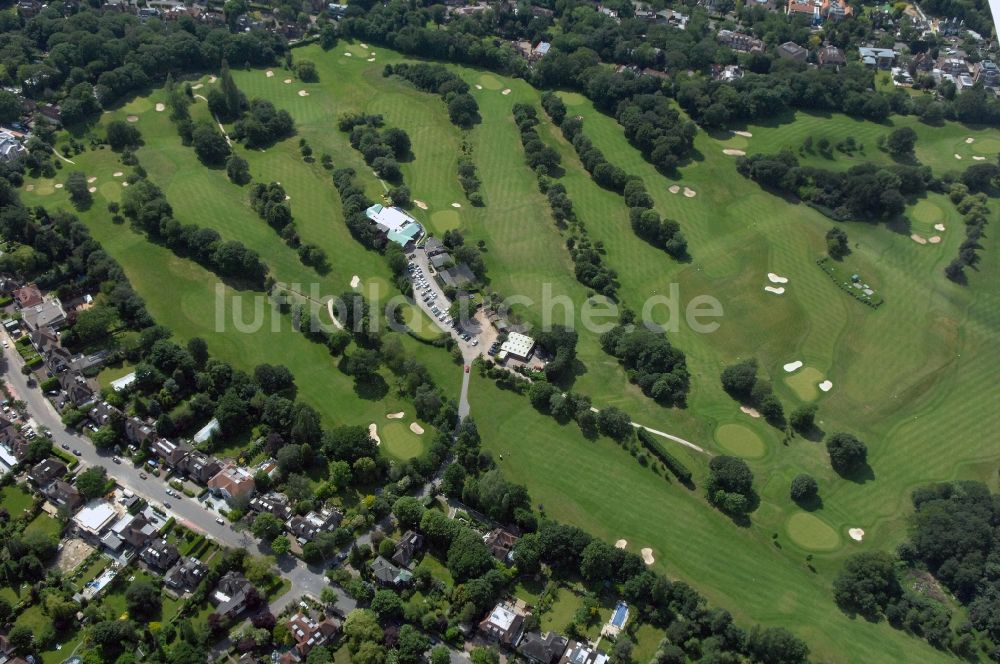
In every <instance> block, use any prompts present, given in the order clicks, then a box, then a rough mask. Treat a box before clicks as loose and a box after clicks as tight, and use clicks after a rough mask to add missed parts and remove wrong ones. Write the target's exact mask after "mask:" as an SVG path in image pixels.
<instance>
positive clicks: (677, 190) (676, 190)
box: [667, 184, 681, 194]
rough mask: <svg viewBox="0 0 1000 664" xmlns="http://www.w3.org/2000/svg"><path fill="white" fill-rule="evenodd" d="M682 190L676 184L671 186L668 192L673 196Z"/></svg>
mask: <svg viewBox="0 0 1000 664" xmlns="http://www.w3.org/2000/svg"><path fill="white" fill-rule="evenodd" d="M680 190H681V188H680V187H678V186H677V185H676V184H673V185H670V189H667V191H669V192H670V193H671V194H676V193H677V192H679V191H680Z"/></svg>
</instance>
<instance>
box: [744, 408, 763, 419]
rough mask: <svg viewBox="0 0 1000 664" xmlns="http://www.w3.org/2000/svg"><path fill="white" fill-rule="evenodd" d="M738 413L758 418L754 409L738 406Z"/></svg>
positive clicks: (758, 415)
mask: <svg viewBox="0 0 1000 664" xmlns="http://www.w3.org/2000/svg"><path fill="white" fill-rule="evenodd" d="M740 412H741V413H743V414H745V415H749V416H750V417H754V418H757V417H760V413H758V412H757V409H756V408H751V407H750V406H740Z"/></svg>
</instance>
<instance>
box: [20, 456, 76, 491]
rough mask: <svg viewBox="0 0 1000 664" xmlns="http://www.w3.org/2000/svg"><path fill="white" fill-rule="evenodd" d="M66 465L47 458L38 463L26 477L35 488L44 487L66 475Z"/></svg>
mask: <svg viewBox="0 0 1000 664" xmlns="http://www.w3.org/2000/svg"><path fill="white" fill-rule="evenodd" d="M67 470H68V469H67V468H66V464H64V463H63V462H62V461H59V460H58V459H53V458H48V459H43V460H42V461H39V462H38V463H37V464H35V466H34V467H33V468H32V469H31V472H29V473H28V477H29V478H31V481H32V482H34V483H35V486H39V487H42V486H46V485H47V484H49V483H50V482H52V481H53V480H57V479H59V478H61V477H63V476H64V475H65V474H66V471H67Z"/></svg>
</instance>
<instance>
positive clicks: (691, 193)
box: [684, 187, 698, 198]
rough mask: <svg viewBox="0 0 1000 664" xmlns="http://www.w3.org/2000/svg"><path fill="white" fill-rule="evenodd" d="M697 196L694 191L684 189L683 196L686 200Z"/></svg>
mask: <svg viewBox="0 0 1000 664" xmlns="http://www.w3.org/2000/svg"><path fill="white" fill-rule="evenodd" d="M697 195H698V192H697V191H695V190H694V189H690V188H688V187H684V196H686V197H687V198H694V197H695V196H697Z"/></svg>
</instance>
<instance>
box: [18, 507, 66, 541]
mask: <svg viewBox="0 0 1000 664" xmlns="http://www.w3.org/2000/svg"><path fill="white" fill-rule="evenodd" d="M24 530H25V532H36V531H37V532H43V533H46V534H49V535H52V536H53V537H59V533H60V532H62V527H61V526H60V525H59V522H58V521H56V520H55V519H53V518H52V517H50V516H49V515H48V514H46V513H45V512H40V513H39V514H38V516H36V517H35V518H34V519H32V520H31V523H29V524H28V526H27V527H26V528H25V529H24Z"/></svg>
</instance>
